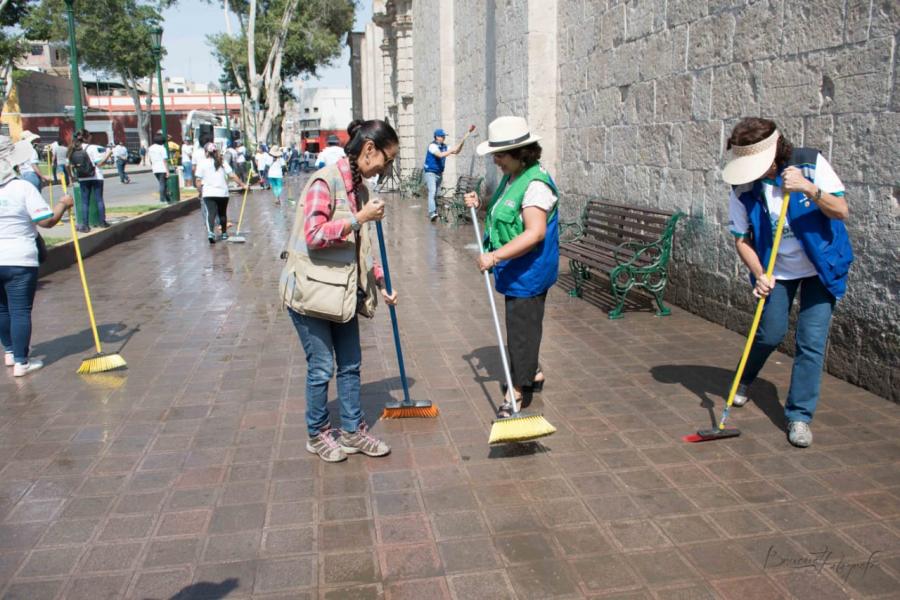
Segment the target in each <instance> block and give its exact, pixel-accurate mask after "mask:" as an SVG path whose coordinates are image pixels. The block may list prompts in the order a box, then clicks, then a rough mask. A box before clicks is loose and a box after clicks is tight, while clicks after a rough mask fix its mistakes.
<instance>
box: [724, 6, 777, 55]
mask: <svg viewBox="0 0 900 600" xmlns="http://www.w3.org/2000/svg"><path fill="white" fill-rule="evenodd" d="M783 13H784V0H763V1H762V2H755V3H751V4H748V5H747V6H746V7H744V8H743V9H742V10H739V11H738V12H737V13H736V14H735V17H736V25H735V30H734V60H735V62H741V61H751V60H759V59H761V58H771V57H773V56H776V55H777V54H778V50H779V48H778V44H777V43H776V42H775V40H780V39H781V29H782V21H783V19H782V15H783ZM760 32H765V34H763V35H760Z"/></svg>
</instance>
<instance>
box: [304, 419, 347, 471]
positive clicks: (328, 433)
mask: <svg viewBox="0 0 900 600" xmlns="http://www.w3.org/2000/svg"><path fill="white" fill-rule="evenodd" d="M333 432H334V430H333V429H331V427H326V428H325V429H323V430H321V431H320V432H319V434H318V435H317V436H316V437H311V438H309V439H308V440H307V441H306V451H307V452H311V453H313V454H318V455H319V458H321V459H322V460H324V461H325V462H332V463H334V462H341V461H342V460H347V455H346V454H345V453H344V451H343V450H342V449H341V447H340V445H338V442H337V440H336V439H335V438H334V433H333Z"/></svg>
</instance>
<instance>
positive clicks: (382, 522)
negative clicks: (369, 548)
mask: <svg viewBox="0 0 900 600" xmlns="http://www.w3.org/2000/svg"><path fill="white" fill-rule="evenodd" d="M450 514H456V513H450ZM375 527H376V530H377V533H378V543H379V544H404V543H413V542H424V541H428V540H430V539H431V530H430V528H429V525H428V519H427V517H426V516H425V515H424V514H421V513H419V514H412V515H403V516H400V517H386V518H383V519H376V520H375Z"/></svg>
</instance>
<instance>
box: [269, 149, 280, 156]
mask: <svg viewBox="0 0 900 600" xmlns="http://www.w3.org/2000/svg"><path fill="white" fill-rule="evenodd" d="M269 154H271V155H272V156H274V157H275V158H278V157H279V156H281V155H282V154H284V153H283V152H282V151H281V148H272V149H271V150H269Z"/></svg>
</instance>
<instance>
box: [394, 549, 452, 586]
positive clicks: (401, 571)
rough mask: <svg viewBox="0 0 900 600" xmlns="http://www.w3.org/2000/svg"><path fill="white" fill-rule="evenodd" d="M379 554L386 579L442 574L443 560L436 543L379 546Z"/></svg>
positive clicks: (417, 577) (418, 577) (415, 577)
mask: <svg viewBox="0 0 900 600" xmlns="http://www.w3.org/2000/svg"><path fill="white" fill-rule="evenodd" d="M378 555H379V560H380V562H381V572H382V575H383V576H384V578H385V580H386V581H393V580H396V579H420V578H425V577H433V576H436V575H442V572H441V570H442V569H441V560H440V558H439V557H438V552H437V548H436V547H435V546H434V544H406V545H401V546H379V548H378Z"/></svg>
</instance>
